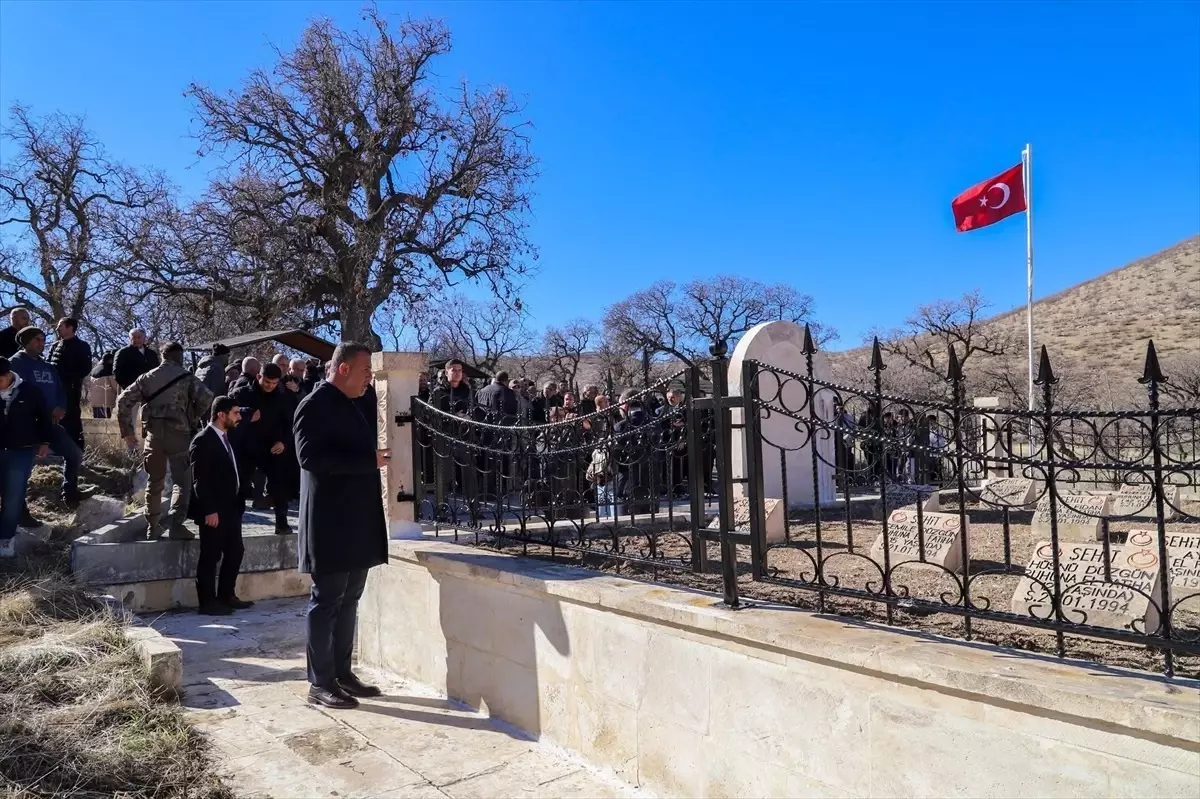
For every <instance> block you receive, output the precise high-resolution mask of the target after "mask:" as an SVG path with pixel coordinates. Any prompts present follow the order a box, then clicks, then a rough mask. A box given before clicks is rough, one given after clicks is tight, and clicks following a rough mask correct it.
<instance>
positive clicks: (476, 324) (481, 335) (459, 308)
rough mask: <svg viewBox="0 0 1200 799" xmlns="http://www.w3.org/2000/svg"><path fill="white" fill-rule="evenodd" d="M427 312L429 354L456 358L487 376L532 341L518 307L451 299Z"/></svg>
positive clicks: (461, 297) (462, 298)
mask: <svg viewBox="0 0 1200 799" xmlns="http://www.w3.org/2000/svg"><path fill="white" fill-rule="evenodd" d="M430 310H431V312H432V314H431V319H430V324H431V331H432V332H431V335H430V337H429V341H430V351H431V353H433V354H434V355H436V356H438V357H444V358H449V357H454V358H459V359H461V360H462V361H464V362H465V363H467V364H470V365H471V366H474V367H476V368H477V369H481V370H483V371H484V372H488V373H489V374H491V373H494V372H495V371H496V367H497V365H498V364H499V363H500V361H501V360H503V359H505V358H508V357H510V356H512V355H515V354H516V353H517V352H519V351H521V350H523V349H526V348H527V347H528V344H529V341H530V338H531V337H532V334H531V333H530V332H529V329H528V327H527V326H526V324H525V315H524V312H523V311H522V310H521V308H520V306H518V307H516V308H510V307H508V306H507V305H505V304H504V303H502V302H500V301H499V300H495V299H494V300H490V301H488V302H477V301H474V300H469V299H467V298H466V297H463V296H461V295H453V296H451V297H448V298H447V299H445V300H443V301H441V302H439V303H438V304H437V306H436V307H434V308H431V309H430Z"/></svg>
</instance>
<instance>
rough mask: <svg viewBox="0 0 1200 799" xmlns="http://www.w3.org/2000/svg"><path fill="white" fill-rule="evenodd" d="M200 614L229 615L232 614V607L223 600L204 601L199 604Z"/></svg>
mask: <svg viewBox="0 0 1200 799" xmlns="http://www.w3.org/2000/svg"><path fill="white" fill-rule="evenodd" d="M200 614H201V615H203V616H229V615H232V614H233V608H231V607H229V606H228V605H226V604H225V603H223V602H204V603H201V605H200Z"/></svg>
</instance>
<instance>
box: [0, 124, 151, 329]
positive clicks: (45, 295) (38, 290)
mask: <svg viewBox="0 0 1200 799" xmlns="http://www.w3.org/2000/svg"><path fill="white" fill-rule="evenodd" d="M5 138H6V139H7V140H8V142H9V143H10V144H11V149H10V150H9V157H8V158H7V159H6V163H5V164H4V166H3V167H0V229H3V230H4V232H5V234H6V236H7V237H9V238H8V241H7V242H6V246H5V249H4V251H3V253H0V303H3V304H11V305H23V306H25V307H27V308H29V309H30V311H31V312H32V313H33V314H34V315H35V316H37V317H40V318H41V319H43V320H45V321H46V322H51V321H53V320H54V319H56V318H58V317H61V316H74V317H76V318H78V319H80V321H81V323H82V324H83V325H84V326H85V328H87V329H90V330H93V332H95V328H94V327H93V326H92V324H91V322H90V321H89V314H88V313H87V312H85V311H87V310H90V309H91V308H92V307H94V306H95V305H96V303H94V302H93V300H95V299H96V298H97V297H99V296H100V295H101V294H103V293H104V292H106V291H108V290H110V289H112V288H113V286H114V284H115V283H116V282H117V280H118V278H119V277H120V276H121V275H123V274H125V273H127V272H128V271H129V269H130V267H131V265H132V264H133V263H134V261H135V255H134V252H133V251H132V250H131V249H130V247H129V246H128V243H129V242H128V238H129V237H133V238H137V239H142V238H145V237H146V236H148V235H149V234H150V231H151V230H152V229H153V224H152V220H150V219H149V218H148V215H149V214H151V213H152V212H153V210H154V209H156V208H158V207H159V204H160V202H161V200H162V199H163V197H164V196H165V195H166V191H167V190H166V186H165V184H164V182H163V181H162V179H161V178H159V177H158V176H156V175H150V174H146V173H142V172H138V171H137V170H134V169H131V168H129V167H126V166H123V165H121V164H119V163H116V162H115V161H113V160H111V159H110V158H109V157H108V155H107V154H106V153H105V151H104V148H103V147H102V146H101V145H100V144H99V143H98V142H97V141H96V140H95V138H94V137H93V136H92V135H91V133H89V132H88V131H87V130H86V129H85V128H84V124H83V121H82V120H81V119H78V118H75V117H70V116H66V115H64V114H51V115H49V116H46V117H42V118H37V117H34V116H33V115H31V114H30V112H29V109H27V108H26V107H24V106H21V105H15V106H13V108H12V110H11V112H10V115H9V126H8V129H7V130H6V131H5ZM118 231H124V233H123V234H122V235H118Z"/></svg>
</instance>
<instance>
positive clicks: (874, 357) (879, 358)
mask: <svg viewBox="0 0 1200 799" xmlns="http://www.w3.org/2000/svg"><path fill="white" fill-rule="evenodd" d="M886 368H887V364H885V363H884V362H883V353H882V352H880V350H879V336H876V337H875V343H874V344H872V345H871V363H870V365H869V366H867V369H869V370H871V371H872V372H875V373H879V372H882V371H883V370H884V369H886Z"/></svg>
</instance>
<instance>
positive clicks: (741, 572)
mask: <svg viewBox="0 0 1200 799" xmlns="http://www.w3.org/2000/svg"><path fill="white" fill-rule="evenodd" d="M1185 510H1190V511H1191V513H1192V516H1191V517H1189V520H1187V521H1181V522H1170V523H1168V525H1167V529H1168V530H1169V531H1178V532H1187V533H1200V521H1196V519H1195V517H1196V516H1200V507H1191V508H1185ZM942 512H949V513H955V514H956V513H957V512H958V507H957V503H946V504H943V507H942ZM968 513H969V518H970V532H969V548H970V564H971V565H970V575H971V578H972V579H971V589H970V599H971V604H972V606H973V607H975V608H977V609H992V610H995V611H1000V612H1005V613H1008V612H1011V611H1012V596H1013V593H1014V591H1015V590H1016V588H1017V584H1018V582H1019V581H1020V579H1021V575H1022V574H1023V572H1024V567H1025V565H1026V564H1027V563H1028V562H1029V559H1030V556H1031V554H1032V552H1033V549H1034V544H1035V543H1037V541H1038V540H1041V539H1042V538H1043V536H1041V535H1038V536H1035V535H1034V533H1033V531H1032V530H1031V528H1030V521H1031V517H1032V512H1031V511H1013V512H1010V517H1009V523H1008V533H1007V536H1006V535H1005V525H1004V519H1003V513H1002V512H1001V511H999V510H995V509H991V508H981V507H979V506H977V505H973V504H968ZM792 516H793V519H792V520H791V521H790V522H789V535H790V542H789V543H788V544H785V545H778V546H773V547H772V548H771V549H770V551H769V552H768V555H767V572H766V575H765V577H766V580H767V581H755V580H754V579H753V576H752V573H751V568H750V562H751V558H750V551H749V547H743V546H739V547H737V550H738V554H737V557H738V591H739V596H740V597H741V599H742V600H744V601H749V602H754V601H760V602H772V603H779V604H786V605H792V606H796V607H801V608H805V609H808V610H812V611H815V612H816V611H820V612H824V613H827V614H833V615H838V616H846V617H851V618H855V619H860V620H863V621H870V622H877V623H880V624H885V625H886V624H889V623H890V624H893V625H895V626H899V627H906V628H910V629H918V630H924V631H927V632H930V633H935V634H938V635H944V636H948V637H951V638H970V640H973V641H985V642H989V643H994V644H998V645H1001V646H1007V647H1012V648H1014V649H1021V650H1027V651H1034V652H1044V653H1052V654H1053V653H1056V652H1057V651H1058V646H1059V644H1058V636H1057V635H1056V634H1055V633H1054V632H1050V631H1044V630H1040V629H1036V628H1033V627H1025V626H1023V625H1020V624H1013V623H1008V622H998V621H991V620H983V619H971V621H970V631H969V634H968V629H967V622H966V621H965V620H964V618H963V617H962V616H958V615H953V614H948V613H937V612H930V611H929V610H927V609H925V608H915V607H909V608H905V607H904V602H903V600H901V601H900V602H899V603H897V605H896V606H895V607H894V609H893V610H892V613H891V618H890V619H889V614H888V610H887V604H886V603H882V602H875V601H871V600H868V599H860V598H857V597H843V596H836V595H833V594H825V596H824V600H823V607H822V603H821V598H820V597H819V595H818V592H817V591H816V590H814V589H813V588H812V587H797V586H791V585H784V584H780V583H778V582H771V580H773V579H778V580H791V581H799V582H801V583H807V584H810V585H812V584H813V583H814V581H815V575H816V567H815V564H816V559H817V557H818V547H817V545H816V517H815V514H813V513H812V512H801V513H796V512H793V514H792ZM674 526H675V528H676V529H679V527H680V526H681V525H679V524H676V525H674ZM1130 526H1134V527H1138V526H1146V527H1152V526H1153V522H1146V523H1145V524H1144V525H1139V524H1137V523H1134V524H1133V525H1130ZM660 527H661V531H660V532H658V533H656V534H654V546H655V548H656V551H657V553H658V557H660V558H663V559H665V560H667V561H671V562H674V563H677V564H684V563H686V562H687V561H688V560H689V558H690V555H689V553H690V549H689V544H688V540H687V538H686V537H685V536H684V535H679V534H675V533H672V532H670V528H669V527H668V525H666V524H662V525H660ZM850 527H851V530H852V537H853V547H852V548H850V547H848V543H849V542H848V535H847V523H846V514H845V512H844V511H832V512H828V511H823V512H822V514H821V534H822V535H821V547H820V557H821V560H822V561H823V562H824V564H825V569H824V575H825V581H826V583H827V584H828V585H836V586H842V587H845V588H853V589H859V590H863V589H868V590H871V591H875V592H878V591H880V590H881V585H880V583H881V576H880V569H879V568H878V567H877V566H876V565H875V564H874V562H873V561H872V560H870V558H869V557H868V556H869V553H870V550H871V546H872V544H874V542H875V539H876V538H877V537H878V536H879V534H880V532H881V529H882V524H881V523H880V522H879V521H875V520H873V519H871V518H870V507H869V506H857V507H856V508H855V512H854V517H852V519H851V525H850ZM1113 527H1114V529H1115V528H1117V527H1122V529H1123V527H1124V524H1120V525H1119V524H1117V523H1115V522H1114V524H1113ZM1006 539H1007V546H1006ZM1124 539H1125V533H1124V532H1114V533H1111V534H1110V543H1111V544H1113V545H1119V544H1121V543H1123V542H1124ZM470 540H471V538H470V537H464V538H462V541H463V542H464V543H469V542H470ZM626 541H627V543H626V547H627V552H636V551H639V550H641V551H643V552H645V551H646V550H647V549H648V537H647V536H646V535H642V536H636V537H630V538H629V539H626ZM635 542H636V543H635ZM500 546H501V548H502V549H504V550H506V551H511V552H520V551H522V549H525V550H527V552H528V554H529V555H532V556H534V557H542V558H553V559H554V560H556V561H560V562H572V563H576V564H578V565H583V566H585V567H588V568H593V569H597V570H600V571H605V572H610V573H618V574H622V575H624V576H629V577H635V578H639V579H653V580H656V581H658V582H662V583H668V584H674V585H680V586H685V587H688V588H695V589H699V590H705V591H711V592H713V593H716V594H720V593H721V591H722V587H721V577H720V563H719V557H720V548H719V546H718V545H717V544H715V543H711V542H710V543H709V544H708V555H709V559H710V565H709V569H708V572H707V573H705V574H696V573H693V572H691V571H690V570H683V569H680V570H676V569H671V568H657V569H655V568H647V567H644V566H642V565H640V564H638V565H631V564H629V563H625V562H620V561H617V560H614V559H612V558H605V557H603V556H602V555H592V554H590V553H589V554H587V555H585V556H583V557H580V556H579V555H577V554H574V553H564V552H563V550H561V549H557V550H555V551H554V552H553V553H552V552H551V550H550V549H549V548H548V547H539V546H529V547H522V546H521V545H520V544H514V543H512V542H502V543H501V544H500ZM598 548H599V547H598ZM960 579H961V578H957V579H956V578H955V577H952V576H951V575H950V574H949V573H947V572H945V571H943V570H942V569H940V568H937V567H933V566H929V565H923V564H919V563H910V564H904V565H901V566H899V567H897V568H896V569H895V570H894V571H893V575H892V585H891V592H892V593H893V594H895V595H898V596H901V597H909V598H913V599H920V600H924V601H926V602H933V603H945V604H947V605H959V606H961V605H962V597H961V588H960V587H959V580H960ZM1172 601H1173V602H1174V601H1178V597H1173V598H1172ZM1172 624H1173V628H1174V629H1173V633H1172V634H1173V637H1175V638H1185V639H1187V640H1190V641H1197V640H1200V594H1197V595H1196V596H1195V597H1193V598H1190V599H1187V600H1185V601H1184V602H1183V603H1182V604H1181V605H1180V606H1179V607H1178V608H1177V609H1176V612H1175V614H1174V616H1173V619H1172ZM1062 644H1063V648H1064V650H1065V654H1066V656H1068V657H1072V658H1081V659H1084V660H1092V661H1097V662H1100V663H1105V664H1108V665H1113V666H1122V667H1126V668H1133V669H1139V670H1144V671H1150V672H1162V671H1163V670H1164V668H1165V661H1164V655H1163V653H1162V652H1161V651H1160V650H1155V649H1151V648H1149V647H1146V646H1142V645H1136V644H1128V643H1124V642H1120V641H1113V640H1108V639H1101V638H1091V637H1084V636H1080V635H1064V636H1063V642H1062ZM1174 670H1175V674H1177V675H1179V676H1188V677H1196V678H1200V656H1196V655H1183V654H1179V653H1176V654H1175V657H1174Z"/></svg>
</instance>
